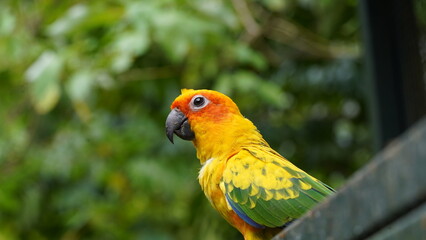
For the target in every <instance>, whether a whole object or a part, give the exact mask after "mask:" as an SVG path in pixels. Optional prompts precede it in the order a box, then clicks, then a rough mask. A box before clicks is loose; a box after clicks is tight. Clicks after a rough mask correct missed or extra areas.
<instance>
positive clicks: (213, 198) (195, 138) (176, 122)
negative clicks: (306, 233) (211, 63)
mask: <svg viewBox="0 0 426 240" xmlns="http://www.w3.org/2000/svg"><path fill="white" fill-rule="evenodd" d="M170 109H171V111H170V113H169V115H168V116H167V118H166V126H165V128H166V136H167V138H168V139H169V140H170V141H171V142H172V143H173V136H174V135H177V136H178V137H179V138H181V139H183V140H188V141H192V143H193V145H194V146H195V148H196V155H197V158H198V159H199V161H200V163H201V168H200V170H199V173H198V181H199V183H200V185H201V188H202V190H203V191H204V193H205V195H206V197H207V199H208V200H209V201H210V203H211V205H212V206H213V207H214V208H215V209H216V210H217V211H218V212H219V214H220V215H221V216H222V217H223V218H224V219H225V220H226V221H227V222H228V223H229V224H231V225H232V226H233V227H234V228H236V229H237V230H238V231H239V232H240V233H241V234H242V235H243V237H244V240H265V239H271V238H272V237H274V236H275V235H276V234H277V233H279V232H280V231H281V230H282V229H283V228H285V227H286V226H287V225H289V223H291V222H292V221H294V220H296V219H297V218H299V217H301V216H302V215H303V214H304V213H306V212H307V211H308V210H310V209H311V208H312V207H313V206H315V205H316V204H317V203H319V202H321V201H323V200H324V199H325V198H327V197H328V196H330V195H332V194H333V193H334V192H335V191H334V190H333V189H332V188H331V187H329V186H328V185H326V184H324V183H322V182H321V181H319V180H317V179H316V178H314V177H312V176H310V175H309V174H307V173H306V172H304V171H303V170H301V169H300V168H298V167H296V166H295V165H294V164H293V163H291V162H290V161H288V160H287V159H286V158H284V157H283V156H282V155H280V154H279V153H278V152H277V151H275V150H273V149H272V148H271V147H270V146H269V144H268V143H267V142H266V141H265V140H264V138H263V137H262V135H261V133H260V132H259V130H258V129H257V128H256V126H255V125H254V124H253V123H252V122H251V121H250V120H248V119H247V118H245V117H244V116H243V115H242V114H241V113H240V110H239V108H238V106H237V105H236V104H235V103H234V101H233V100H232V99H231V98H229V97H228V96H226V95H225V94H222V93H220V92H217V91H214V90H207V89H201V90H194V89H182V90H181V95H179V96H178V97H177V98H176V99H175V100H174V101H173V103H172V104H171V106H170Z"/></svg>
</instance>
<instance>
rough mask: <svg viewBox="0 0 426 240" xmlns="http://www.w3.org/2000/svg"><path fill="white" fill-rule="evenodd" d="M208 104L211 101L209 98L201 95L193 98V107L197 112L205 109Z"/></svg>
mask: <svg viewBox="0 0 426 240" xmlns="http://www.w3.org/2000/svg"><path fill="white" fill-rule="evenodd" d="M208 103H209V100H208V99H207V98H205V97H204V96H201V95H197V96H195V97H193V98H192V101H191V107H192V108H193V109H196V110H197V109H201V108H203V107H205V106H206V105H207V104H208Z"/></svg>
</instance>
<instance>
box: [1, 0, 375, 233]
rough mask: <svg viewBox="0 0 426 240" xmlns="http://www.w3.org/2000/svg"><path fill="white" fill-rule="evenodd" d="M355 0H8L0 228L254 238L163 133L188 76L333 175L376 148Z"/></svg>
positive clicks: (275, 141) (293, 154) (336, 181)
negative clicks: (225, 215) (233, 221)
mask: <svg viewBox="0 0 426 240" xmlns="http://www.w3.org/2000/svg"><path fill="white" fill-rule="evenodd" d="M356 11H357V6H356V1H355V0H343V1H331V0H321V1H318V0H286V1H279V0H257V1H244V0H232V1H221V0H209V1H193V0H191V1H185V0H177V1H176V0H175V1H171V0H155V1H154V0H151V1H149V0H108V1H103V0H91V1H83V0H79V1H71V0H62V1H53V0H38V1H32V0H28V1H19V0H4V1H1V2H0V79H1V83H2V84H1V87H0V118H1V120H2V124H0V239H153V240H156V239H158V240H163V239H164V240H166V239H206V240H214V239H241V237H240V235H239V233H237V232H236V230H234V229H232V228H231V227H230V226H229V225H228V224H227V223H226V222H225V221H224V220H222V219H221V217H220V216H219V215H218V214H217V213H216V212H215V211H214V210H213V209H212V208H211V207H210V205H209V203H208V201H207V200H206V199H205V198H204V195H203V193H202V192H201V190H200V187H199V186H198V181H197V179H196V177H197V171H198V169H199V163H198V160H197V159H196V157H195V150H194V149H193V147H192V145H191V143H189V142H184V141H181V140H177V141H176V143H175V144H174V145H172V144H170V143H169V142H168V140H167V138H166V137H165V133H164V121H165V118H166V116H167V114H168V111H169V105H170V103H171V102H172V101H173V99H174V98H175V97H176V96H177V95H179V92H180V89H181V88H210V89H216V90H219V91H222V92H223V93H226V94H228V95H230V96H231V97H232V98H233V99H234V100H235V101H236V103H237V104H238V105H239V106H240V108H241V111H242V112H243V114H244V115H246V116H247V117H248V118H250V119H251V120H252V121H253V122H254V123H255V124H256V125H257V126H258V127H259V129H260V131H261V132H262V133H263V135H264V137H265V138H266V139H267V141H268V142H269V143H270V144H271V145H272V146H273V147H274V148H275V149H277V150H278V151H279V152H281V153H282V154H283V155H284V156H286V157H287V158H289V159H290V160H292V161H293V162H294V163H295V164H296V165H298V166H300V167H301V168H303V169H304V170H306V171H308V172H310V173H312V174H313V175H314V176H316V177H318V178H320V179H321V180H323V181H325V182H327V183H329V184H330V185H332V186H334V187H338V186H340V185H341V184H342V183H343V182H344V180H345V179H346V178H347V177H348V176H350V175H351V173H353V172H354V171H355V170H356V169H358V168H359V167H361V166H362V165H363V164H364V163H365V162H366V161H368V159H369V158H370V157H371V154H372V153H371V136H370V132H369V130H368V127H367V124H366V122H367V116H366V101H365V100H364V99H365V98H364V96H363V87H364V85H365V83H363V80H362V78H361V66H360V53H359V52H360V50H359V45H360V43H359V41H360V36H359V23H358V20H357V18H356Z"/></svg>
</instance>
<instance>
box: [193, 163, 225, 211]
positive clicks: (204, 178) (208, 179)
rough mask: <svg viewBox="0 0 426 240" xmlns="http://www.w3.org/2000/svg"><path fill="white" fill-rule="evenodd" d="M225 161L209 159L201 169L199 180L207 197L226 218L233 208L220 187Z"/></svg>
mask: <svg viewBox="0 0 426 240" xmlns="http://www.w3.org/2000/svg"><path fill="white" fill-rule="evenodd" d="M225 162H226V161H221V160H220V159H213V158H211V159H209V160H207V161H206V162H205V163H204V165H203V166H202V167H201V169H200V173H199V175H198V180H199V182H200V185H201V188H202V189H203V191H204V193H205V195H206V197H207V199H209V201H210V203H211V204H212V205H213V207H214V208H216V210H217V211H219V213H220V214H221V215H223V216H224V217H225V218H226V215H228V212H229V211H230V210H231V208H230V207H229V206H228V204H227V203H226V199H225V195H224V193H223V191H222V190H221V189H220V182H221V179H222V174H223V170H224V168H225Z"/></svg>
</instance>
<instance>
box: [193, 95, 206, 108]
mask: <svg viewBox="0 0 426 240" xmlns="http://www.w3.org/2000/svg"><path fill="white" fill-rule="evenodd" d="M203 104H204V98H203V97H196V98H194V106H196V107H200V106H203Z"/></svg>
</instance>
